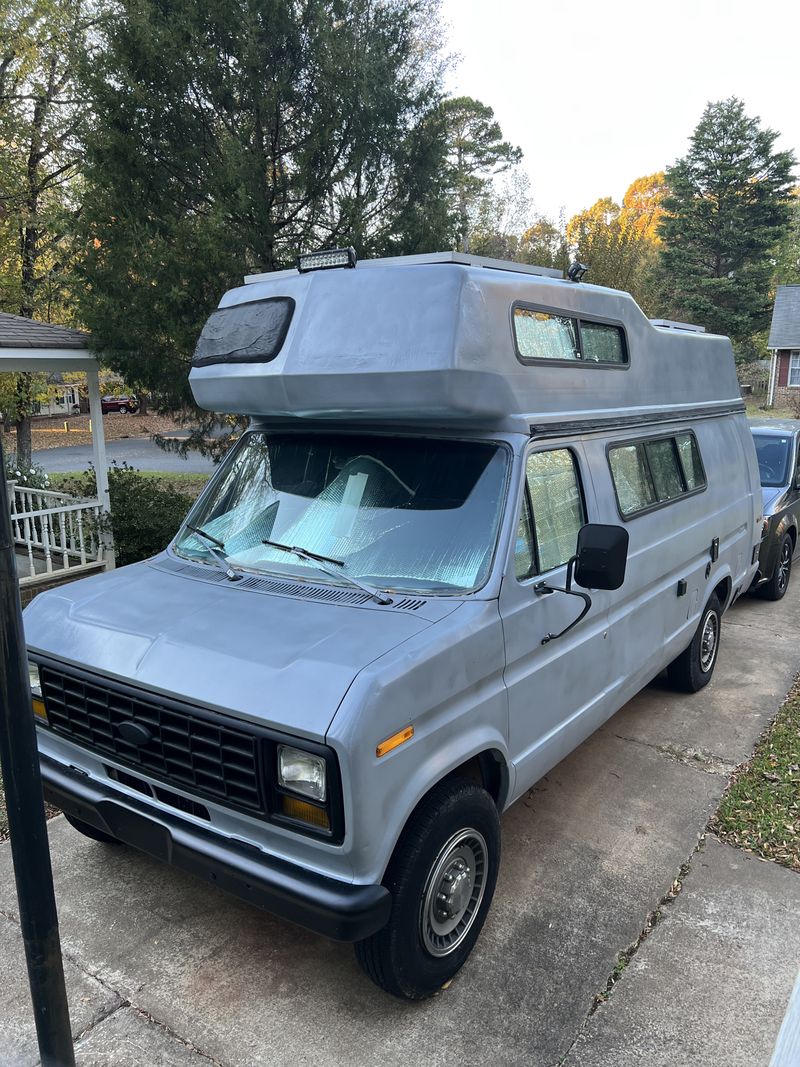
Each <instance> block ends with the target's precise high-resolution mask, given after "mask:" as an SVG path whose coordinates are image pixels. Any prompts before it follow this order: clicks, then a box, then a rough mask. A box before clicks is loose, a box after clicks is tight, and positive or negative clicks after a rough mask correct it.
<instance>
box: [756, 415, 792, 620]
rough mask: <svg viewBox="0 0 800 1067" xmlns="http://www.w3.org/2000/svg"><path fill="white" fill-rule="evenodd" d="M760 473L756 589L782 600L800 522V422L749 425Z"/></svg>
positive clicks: (787, 420)
mask: <svg viewBox="0 0 800 1067" xmlns="http://www.w3.org/2000/svg"><path fill="white" fill-rule="evenodd" d="M750 429H751V430H752V431H753V440H754V442H755V446H756V455H757V456H758V469H759V471H760V473H761V497H762V506H763V509H764V510H763V514H764V525H763V528H762V531H761V549H760V551H759V554H758V573H757V574H756V577H755V580H754V582H753V589H756V590H758V591H759V592H760V593H761V594H762V596H765V597H767V599H768V600H780V599H781V597H782V596H783V595H784V594H785V592H786V590H787V589H788V588H789V577H790V575H791V573H792V557H793V556H794V550H795V548H796V546H797V528H798V525H800V453H798V439H799V438H800V421H798V420H795V419H785V420H781V421H777V420H776V421H774V422H772V421H770V422H768V421H766V420H764V421H763V422H762V421H754V422H752V423H751V424H750Z"/></svg>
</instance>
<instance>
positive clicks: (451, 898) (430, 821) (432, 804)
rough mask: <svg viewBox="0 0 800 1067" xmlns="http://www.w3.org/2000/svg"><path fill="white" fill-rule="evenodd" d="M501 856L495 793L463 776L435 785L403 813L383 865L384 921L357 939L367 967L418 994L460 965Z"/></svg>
mask: <svg viewBox="0 0 800 1067" xmlns="http://www.w3.org/2000/svg"><path fill="white" fill-rule="evenodd" d="M499 864H500V818H499V816H498V813H497V808H496V806H495V804H494V801H493V800H492V798H491V797H490V796H489V794H488V793H487V792H486V790H485V789H482V788H481V787H480V786H478V785H476V784H475V783H474V782H471V781H468V780H466V779H462V778H458V779H450V780H446V781H444V782H441V783H440V784H439V785H438V786H436V787H434V789H432V790H431V792H430V793H429V794H428V796H427V797H425V798H424V800H422V801H421V802H420V804H419V805H418V807H417V808H416V810H415V811H414V813H413V814H412V816H411V818H410V819H409V821H408V823H407V825H406V827H405V829H404V831H403V834H402V836H401V838H400V841H399V842H398V845H397V848H396V849H395V852H394V855H393V856H392V859H391V862H390V863H389V867H388V869H387V871H386V877H385V879H384V885H385V886H386V887H387V888H388V889H389V891H390V892H391V894H392V913H391V916H390V918H389V922H388V923H387V925H386V926H384V928H383V929H382V930H379V931H378V932H377V933H376V934H373V935H372V937H368V938H367V939H366V940H364V941H359V942H358V943H357V944H356V946H355V952H356V959H357V960H358V962H359V964H360V965H361V967H362V968H363V970H364V971H365V972H366V974H367V975H368V976H369V977H370V978H371V979H372V981H373V982H375V984H376V985H379V986H380V987H381V988H382V989H385V990H386V992H387V993H391V994H392V995H393V996H396V997H401V998H403V999H406V1000H421V999H422V998H423V997H427V996H430V995H431V994H432V993H435V992H436V990H437V989H440V988H441V987H442V986H443V985H444V984H445V982H447V981H449V980H450V979H451V978H452V977H453V976H454V975H455V974H456V973H457V972H458V971H459V969H460V968H461V967H462V966H463V964H464V963H465V961H466V959H467V957H468V956H469V954H470V952H471V951H472V949H473V947H474V945H475V942H476V941H477V940H478V935H479V934H480V932H481V929H482V927H483V924H484V922H485V920H486V915H487V913H488V911H489V906H490V905H491V902H492V897H493V896H494V888H495V883H496V881H497V871H498V867H499Z"/></svg>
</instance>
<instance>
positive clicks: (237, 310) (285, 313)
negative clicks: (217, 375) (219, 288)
mask: <svg viewBox="0 0 800 1067" xmlns="http://www.w3.org/2000/svg"><path fill="white" fill-rule="evenodd" d="M293 312H294V300H292V298H291V297H289V296H273V297H269V298H268V299H266V300H252V301H249V302H248V303H246V304H235V305H234V306H233V307H229V308H217V310H216V311H214V312H213V313H212V315H211V317H210V318H209V320H208V322H207V323H206V324H205V326H204V327H203V332H202V333H201V334H200V339H199V340H198V342H197V347H196V348H195V350H194V357H193V358H192V366H193V367H207V366H209V365H210V364H212V363H269V361H270V360H272V359H275V357H276V356H277V354H278V353H279V352H280V350H281V348H282V347H283V342H284V341H285V340H286V333H287V331H288V329H289V323H290V322H291V321H292V314H293Z"/></svg>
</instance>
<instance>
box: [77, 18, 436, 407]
mask: <svg viewBox="0 0 800 1067" xmlns="http://www.w3.org/2000/svg"><path fill="white" fill-rule="evenodd" d="M437 19H438V0H271V2H270V3H264V2H263V0H119V3H118V4H117V10H116V11H115V13H114V16H113V17H110V18H109V19H108V20H107V21H106V22H105V24H104V25H103V27H102V34H101V38H100V46H99V48H98V50H97V52H96V54H95V55H94V56H93V57H92V61H91V63H90V64H87V66H86V69H85V72H84V79H85V84H86V86H87V88H88V91H89V94H90V97H91V99H92V105H93V106H92V112H93V114H92V118H91V121H90V124H89V125H88V128H87V130H86V135H85V137H86V147H87V160H88V169H87V184H88V188H87V194H86V205H87V209H86V218H87V220H91V222H90V223H88V224H87V233H86V244H87V258H86V262H85V266H84V274H85V279H86V283H87V284H86V285H85V286H84V287H83V288H82V294H81V313H82V316H83V318H84V320H85V322H86V324H87V325H88V326H89V327H90V329H91V330H92V334H93V336H94V337H95V340H96V342H97V343H98V344H99V345H102V347H103V349H104V352H105V353H106V358H107V360H108V361H109V363H110V364H111V365H112V366H113V367H114V368H115V369H116V370H118V371H119V372H120V373H121V374H123V376H124V377H125V380H126V381H127V382H129V383H130V384H131V385H133V386H137V387H139V388H145V389H147V390H148V391H150V392H152V393H154V394H155V395H156V396H157V397H158V398H159V399H160V402H161V403H162V404H164V405H166V406H169V407H172V408H180V407H181V406H183V405H186V404H188V403H189V399H190V394H189V391H188V385H187V374H188V366H189V361H190V357H191V353H192V350H193V347H194V342H195V340H196V337H197V334H198V332H199V330H200V327H201V325H202V323H203V321H204V319H205V317H206V316H207V315H208V313H209V312H210V311H211V309H213V307H214V306H215V305H216V302H217V300H218V299H219V296H220V295H221V293H222V292H224V290H225V289H226V288H228V287H229V286H231V285H235V284H238V283H241V279H242V275H243V274H245V273H248V272H253V271H259V270H266V271H269V270H273V269H275V268H278V267H286V266H289V265H291V264H292V263H293V262H294V260H295V257H296V255H297V253H298V251H302V250H303V249H313V248H319V247H322V246H325V245H331V244H340V245H341V244H351V243H352V244H354V245H355V247H356V249H357V250H358V252H359V253H372V254H374V253H375V252H378V251H381V250H383V249H384V248H389V249H391V250H392V251H397V252H402V251H406V250H413V251H417V250H422V249H424V247H425V245H426V244H428V243H429V242H430V243H438V242H439V241H440V240H442V239H443V237H444V234H441V235H437V233H436V232H435V231H436V226H441V227H442V228H443V229H446V227H447V217H446V214H447V213H446V210H444V208H442V207H441V205H444V204H446V201H445V192H446V190H445V189H444V188H443V184H442V182H441V181H439V184H438V186H437V180H438V179H437V175H438V174H439V172H440V171H441V170H442V159H443V153H444V148H445V144H444V132H445V131H444V126H443V123H442V122H441V121H439V120H438V119H437V117H436V116H437V112H438V107H439V103H440V99H441V93H440V80H441V79H440V70H439V66H438V62H437V58H436V56H435V55H432V54H431V52H430V47H434V48H435V45H431V46H429V45H428V44H426V42H429V41H430V40H431V38H430V27H431V24H432V23H434V22H435V21H436V20H437ZM428 185H429V186H430V192H431V196H430V197H429V198H428V199H427V201H426V202H425V203H424V205H423V203H422V202H423V201H424V200H425V197H424V193H423V190H424V189H425V188H426V186H428ZM440 208H441V209H440Z"/></svg>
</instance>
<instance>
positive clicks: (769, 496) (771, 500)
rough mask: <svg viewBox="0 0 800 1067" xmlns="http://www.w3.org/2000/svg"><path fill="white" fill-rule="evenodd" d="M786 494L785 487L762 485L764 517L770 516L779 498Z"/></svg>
mask: <svg viewBox="0 0 800 1067" xmlns="http://www.w3.org/2000/svg"><path fill="white" fill-rule="evenodd" d="M785 492H786V488H785V487H784V486H780V485H779V486H777V487H776V486H774V485H762V487H761V508H762V511H763V513H764V515H769V514H770V512H771V509H772V507H773V505H774V504H775V501H776V500H777V499H778V497H779V496H782V495H783V494H784V493H785Z"/></svg>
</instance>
